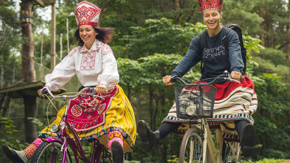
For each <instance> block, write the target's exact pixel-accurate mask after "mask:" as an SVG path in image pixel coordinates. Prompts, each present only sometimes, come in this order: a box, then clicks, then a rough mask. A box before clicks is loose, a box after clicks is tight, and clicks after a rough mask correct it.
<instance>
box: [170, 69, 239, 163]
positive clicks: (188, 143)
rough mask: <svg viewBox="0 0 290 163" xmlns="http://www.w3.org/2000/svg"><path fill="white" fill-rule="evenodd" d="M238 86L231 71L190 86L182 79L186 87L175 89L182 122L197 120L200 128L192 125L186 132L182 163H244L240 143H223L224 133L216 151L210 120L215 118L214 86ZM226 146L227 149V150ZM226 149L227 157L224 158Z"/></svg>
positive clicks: (217, 139) (220, 137) (174, 78)
mask: <svg viewBox="0 0 290 163" xmlns="http://www.w3.org/2000/svg"><path fill="white" fill-rule="evenodd" d="M221 78H223V79H225V80H228V81H234V82H238V83H239V81H237V80H234V79H231V77H230V74H228V72H227V71H225V72H224V74H221V75H219V76H218V77H216V78H215V79H214V80H213V81H212V82H208V83H196V84H188V83H186V82H184V81H183V80H182V79H181V78H179V77H173V78H172V79H171V82H173V81H174V80H176V79H178V80H179V81H181V82H182V83H183V84H184V85H179V86H176V87H175V88H174V90H175V101H176V110H177V117H178V118H185V119H191V120H192V119H197V124H193V123H190V124H189V129H188V130H187V131H186V132H185V134H184V136H183V139H182V142H181V147H180V153H179V163H184V162H187V163H195V162H199V163H200V162H202V163H222V162H224V163H229V162H240V160H241V156H240V143H238V142H226V143H227V144H226V143H225V141H224V140H223V138H222V135H221V130H220V129H217V131H216V141H217V146H216V147H215V144H214V141H213V138H212V136H211V131H210V128H209V124H208V122H207V118H212V117H213V107H214V101H215V93H216V88H215V87H214V86H213V84H214V83H216V81H218V80H219V79H221ZM223 145H226V146H225V147H224V148H223ZM223 149H224V152H225V155H224V156H225V157H224V158H222V153H223Z"/></svg>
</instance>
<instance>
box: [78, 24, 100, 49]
mask: <svg viewBox="0 0 290 163" xmlns="http://www.w3.org/2000/svg"><path fill="white" fill-rule="evenodd" d="M79 34H80V37H81V39H82V40H83V42H84V44H85V46H86V48H87V49H91V47H92V45H93V43H94V42H95V39H96V35H98V33H97V32H96V31H95V29H94V28H93V26H91V25H81V26H80V27H79Z"/></svg>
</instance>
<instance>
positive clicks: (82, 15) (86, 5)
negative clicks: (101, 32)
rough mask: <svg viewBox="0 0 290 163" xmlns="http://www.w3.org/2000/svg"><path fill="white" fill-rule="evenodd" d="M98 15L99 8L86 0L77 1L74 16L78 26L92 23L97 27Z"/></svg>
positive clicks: (99, 13) (99, 12)
mask: <svg viewBox="0 0 290 163" xmlns="http://www.w3.org/2000/svg"><path fill="white" fill-rule="evenodd" d="M100 15H101V9H99V8H98V7H97V6H96V5H94V4H92V3H90V2H87V1H84V2H81V3H79V4H78V5H77V7H76V9H75V17H76V21H77V25H78V26H81V25H92V26H95V27H97V26H98V22H99V18H100Z"/></svg>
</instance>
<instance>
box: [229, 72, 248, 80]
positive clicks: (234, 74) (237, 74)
mask: <svg viewBox="0 0 290 163" xmlns="http://www.w3.org/2000/svg"><path fill="white" fill-rule="evenodd" d="M231 77H232V79H235V80H238V81H243V80H244V79H245V77H244V76H242V74H241V73H240V72H237V71H232V72H231Z"/></svg>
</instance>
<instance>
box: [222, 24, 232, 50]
mask: <svg viewBox="0 0 290 163" xmlns="http://www.w3.org/2000/svg"><path fill="white" fill-rule="evenodd" d="M224 28H225V30H224V34H223V37H222V41H223V44H224V47H225V48H226V50H227V51H228V46H229V41H228V37H227V34H228V33H229V31H230V30H231V29H230V28H228V27H224Z"/></svg>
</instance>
